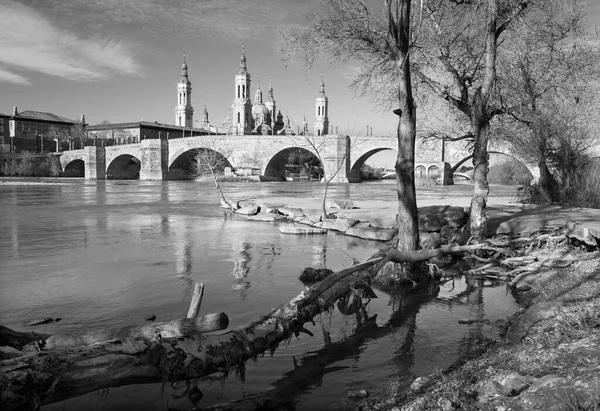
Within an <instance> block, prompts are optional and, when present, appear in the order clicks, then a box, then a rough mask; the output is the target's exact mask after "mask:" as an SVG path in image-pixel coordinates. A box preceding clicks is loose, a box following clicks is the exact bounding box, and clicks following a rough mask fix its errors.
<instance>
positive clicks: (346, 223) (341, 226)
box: [315, 217, 358, 232]
mask: <svg viewBox="0 0 600 411" xmlns="http://www.w3.org/2000/svg"><path fill="white" fill-rule="evenodd" d="M356 224H358V220H354V219H353V218H343V217H340V218H335V219H327V220H324V221H322V222H320V223H316V224H315V227H319V228H325V229H327V230H335V231H341V232H346V231H348V229H349V228H350V227H353V226H355V225H356Z"/></svg>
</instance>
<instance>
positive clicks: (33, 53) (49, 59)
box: [0, 0, 600, 135]
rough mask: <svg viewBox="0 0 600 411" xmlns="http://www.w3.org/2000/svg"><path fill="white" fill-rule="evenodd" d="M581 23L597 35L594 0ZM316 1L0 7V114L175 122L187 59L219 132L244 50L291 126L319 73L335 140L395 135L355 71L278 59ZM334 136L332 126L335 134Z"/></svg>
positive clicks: (199, 105)
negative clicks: (361, 93)
mask: <svg viewBox="0 0 600 411" xmlns="http://www.w3.org/2000/svg"><path fill="white" fill-rule="evenodd" d="M589 2H590V8H589V11H588V15H587V17H588V23H589V24H591V25H595V26H597V27H598V28H599V29H600V0H589ZM311 9H312V10H315V11H318V10H319V0H177V1H173V0H19V1H14V0H0V16H2V20H3V24H1V25H0V112H2V113H5V114H10V113H11V112H12V108H13V106H17V107H18V110H19V111H23V110H37V111H45V112H52V113H54V114H58V115H60V116H63V117H67V118H71V119H79V118H80V117H81V114H85V117H86V121H87V123H89V124H97V123H100V122H102V121H105V120H107V121H109V122H129V121H139V120H140V119H143V120H144V121H158V122H161V123H167V124H173V123H174V122H175V112H174V109H175V104H176V97H177V92H176V85H177V81H178V80H179V76H180V72H181V63H182V59H183V53H186V60H187V64H188V67H189V70H188V72H189V78H190V80H191V82H192V105H193V106H194V109H195V113H194V119H195V120H200V119H201V117H202V112H203V109H204V105H205V104H206V108H207V110H208V113H209V120H210V122H211V123H212V124H214V125H221V123H222V122H223V120H225V118H226V117H227V115H228V110H229V107H230V106H231V103H232V101H233V96H234V76H235V74H236V72H237V69H238V67H239V59H240V54H241V48H242V44H243V45H244V49H245V54H246V58H247V67H248V71H249V72H250V74H251V76H252V88H251V96H253V95H254V91H255V89H256V86H257V83H258V80H260V84H261V89H262V90H263V94H264V95H266V90H267V88H268V83H269V79H271V81H272V84H273V89H274V97H275V101H276V103H277V107H278V110H281V112H282V114H283V115H284V116H286V115H287V116H289V117H290V120H291V123H292V126H295V125H299V124H300V123H301V122H302V119H303V117H304V116H306V119H307V121H308V123H309V125H311V126H312V124H313V123H314V115H315V113H314V104H315V98H316V96H317V93H318V91H319V82H320V79H321V73H322V74H323V78H324V81H325V88H326V94H327V96H328V97H329V114H330V115H329V120H330V124H331V125H333V127H334V128H335V127H337V128H338V129H339V131H340V132H344V133H346V134H351V135H357V134H360V135H365V133H366V126H367V125H369V126H371V127H372V129H373V134H374V135H394V134H395V130H396V121H397V117H396V116H395V115H393V114H392V113H390V112H382V111H381V108H379V107H377V106H375V105H373V104H372V103H371V102H370V101H369V100H368V99H367V98H365V97H363V98H356V97H355V96H354V95H353V93H352V92H351V91H350V90H349V88H348V86H349V84H350V78H349V76H348V73H350V72H351V71H352V70H353V67H352V66H351V65H348V66H341V67H335V68H332V67H331V66H330V65H329V63H328V61H327V60H319V61H317V63H316V64H315V66H314V67H313V68H312V69H311V70H308V71H307V70H306V68H305V67H304V66H303V65H302V64H301V62H300V61H296V60H292V61H284V59H283V57H284V54H283V52H282V51H281V49H282V47H283V46H284V41H283V38H282V36H281V34H280V33H281V31H284V30H286V29H287V28H290V27H294V26H296V25H302V24H306V23H307V20H306V15H307V13H308V12H309V11H311ZM333 131H334V129H333Z"/></svg>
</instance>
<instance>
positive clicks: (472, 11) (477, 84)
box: [417, 0, 534, 238]
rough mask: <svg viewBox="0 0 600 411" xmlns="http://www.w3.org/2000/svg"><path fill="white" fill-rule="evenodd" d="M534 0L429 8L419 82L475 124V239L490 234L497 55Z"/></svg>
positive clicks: (458, 0) (437, 2)
mask: <svg viewBox="0 0 600 411" xmlns="http://www.w3.org/2000/svg"><path fill="white" fill-rule="evenodd" d="M532 3H534V0H485V1H482V0H430V1H428V2H427V4H426V7H425V17H424V22H425V23H426V24H425V25H424V27H425V28H426V29H424V30H423V32H424V36H423V37H422V40H423V41H422V43H423V44H422V46H423V47H421V48H420V50H422V51H423V53H422V54H421V58H422V60H421V61H420V64H419V65H418V66H417V67H418V71H417V72H418V75H419V78H420V79H421V80H422V81H423V82H424V83H425V84H426V85H428V86H429V87H430V88H431V89H432V90H433V91H434V92H435V93H437V94H438V95H440V96H441V97H442V98H443V99H445V100H446V101H448V102H449V103H450V104H452V105H453V106H454V107H455V108H456V109H458V110H459V111H460V112H461V113H462V114H463V115H465V116H466V118H467V119H468V121H469V122H470V124H471V132H472V138H473V166H474V174H473V178H474V182H475V185H474V190H473V198H472V200H471V214H470V229H471V235H473V236H474V237H476V238H481V237H483V236H484V235H485V231H486V226H487V217H486V215H485V208H486V203H487V197H488V193H489V184H488V181H487V171H488V158H489V154H488V142H489V138H490V123H491V121H492V119H493V118H494V117H495V116H497V115H499V114H502V113H503V111H502V107H501V106H500V105H499V104H497V102H498V98H497V97H498V91H499V90H498V87H497V82H496V80H497V57H498V46H499V44H500V41H501V38H502V35H503V34H504V33H505V32H506V30H507V29H508V28H509V26H510V25H511V24H512V23H513V22H514V21H515V20H516V19H518V18H520V17H521V16H522V15H523V14H524V12H525V10H526V9H527V8H528V7H529V6H530V5H531V4H532Z"/></svg>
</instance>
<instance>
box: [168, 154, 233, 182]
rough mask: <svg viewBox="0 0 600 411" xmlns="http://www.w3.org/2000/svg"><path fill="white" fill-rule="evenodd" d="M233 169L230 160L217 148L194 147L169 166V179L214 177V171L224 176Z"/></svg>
mask: <svg viewBox="0 0 600 411" xmlns="http://www.w3.org/2000/svg"><path fill="white" fill-rule="evenodd" d="M227 168H228V169H229V172H231V170H232V168H233V167H232V165H231V163H230V162H229V160H228V159H227V158H226V157H225V156H223V155H222V154H221V153H219V152H218V151H216V150H212V149H210V148H205V147H201V148H194V149H191V150H187V151H184V152H183V153H181V154H179V155H178V156H177V157H176V158H175V159H174V160H173V162H172V163H171V165H170V167H169V180H204V179H212V173H213V172H214V173H215V175H217V176H219V177H222V176H223V175H227Z"/></svg>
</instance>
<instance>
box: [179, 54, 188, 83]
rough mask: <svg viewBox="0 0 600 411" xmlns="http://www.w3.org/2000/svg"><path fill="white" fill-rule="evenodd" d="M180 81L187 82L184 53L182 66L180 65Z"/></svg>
mask: <svg viewBox="0 0 600 411" xmlns="http://www.w3.org/2000/svg"><path fill="white" fill-rule="evenodd" d="M181 81H182V82H188V81H189V79H188V66H187V63H186V61H185V52H184V53H183V64H182V65H181Z"/></svg>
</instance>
